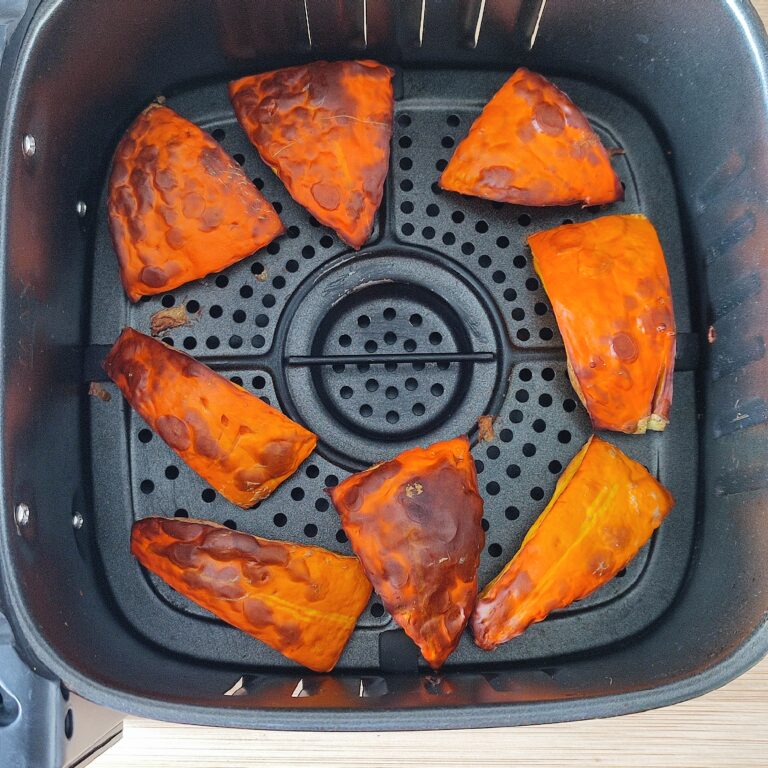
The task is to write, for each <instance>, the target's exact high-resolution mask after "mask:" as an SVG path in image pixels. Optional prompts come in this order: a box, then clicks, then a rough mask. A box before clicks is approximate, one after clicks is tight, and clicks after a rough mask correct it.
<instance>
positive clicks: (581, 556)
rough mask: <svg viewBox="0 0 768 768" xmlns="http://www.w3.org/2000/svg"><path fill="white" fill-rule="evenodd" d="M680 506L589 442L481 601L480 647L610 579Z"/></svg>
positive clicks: (628, 463) (610, 451)
mask: <svg viewBox="0 0 768 768" xmlns="http://www.w3.org/2000/svg"><path fill="white" fill-rule="evenodd" d="M674 503H675V502H674V499H673V498H672V495H671V494H670V493H669V491H667V489H666V488H664V486H663V485H661V483H659V482H658V481H657V480H656V479H655V478H654V477H652V476H651V475H650V474H649V473H648V470H647V469H645V467H643V466H642V465H641V464H638V463H637V462H636V461H633V460H632V459H630V458H629V457H627V456H626V455H625V454H623V453H622V452H621V451H620V450H619V449H618V448H616V447H615V446H613V445H611V444H610V443H607V442H605V441H604V440H601V439H600V438H598V437H592V438H590V439H589V441H588V442H587V444H586V445H585V446H584V447H583V448H582V449H581V451H579V453H578V454H576V456H575V457H574V459H573V460H572V461H571V463H570V464H569V465H568V466H567V467H566V469H565V472H563V474H562V476H561V477H560V480H559V481H558V483H557V486H556V487H555V492H554V494H553V496H552V499H551V500H550V502H549V504H547V507H546V509H545V510H544V511H543V512H542V513H541V515H540V516H539V518H538V519H537V520H536V522H535V523H534V524H533V526H532V527H531V529H530V530H529V531H528V534H527V535H526V537H525V538H524V539H523V543H522V545H521V546H520V549H519V550H518V552H517V554H516V555H515V556H514V557H513V558H512V560H510V561H509V563H507V565H506V566H505V568H504V569H503V570H502V572H501V573H500V574H499V575H498V576H497V577H496V578H495V579H494V580H493V581H492V582H491V583H490V584H489V585H488V586H487V587H486V588H485V589H484V590H483V592H482V594H481V595H480V597H479V598H478V601H477V606H476V608H475V612H474V614H473V616H472V631H473V634H474V636H475V643H477V645H479V646H480V647H481V648H484V649H485V650H491V649H493V648H495V647H496V646H497V645H499V644H501V643H506V642H507V641H508V640H511V639H512V638H513V637H517V635H519V634H521V633H522V632H524V631H525V629H526V628H527V627H528V626H530V625H531V624H532V623H533V622H536V621H541V620H542V619H544V618H546V616H547V615H548V614H549V613H551V612H552V611H554V610H557V609H558V608H564V607H565V606H567V605H570V604H571V603H572V602H573V601H574V600H580V599H581V598H582V597H586V596H587V595H588V594H590V593H591V592H594V591H595V590H596V589H597V588H598V587H600V586H602V585H603V584H605V583H606V582H608V581H610V580H611V579H612V578H613V577H614V576H615V575H616V574H617V573H618V572H619V571H620V570H621V569H622V568H623V567H624V566H625V565H626V564H627V563H628V562H629V561H630V560H631V559H632V558H633V557H634V556H635V555H636V554H637V552H638V550H639V549H640V548H641V547H642V546H643V544H645V542H646V541H648V539H649V538H650V537H651V534H652V533H653V531H654V530H656V528H658V527H659V525H661V522H662V521H663V520H664V518H665V517H666V516H667V514H668V513H669V511H670V509H672V507H673V506H674Z"/></svg>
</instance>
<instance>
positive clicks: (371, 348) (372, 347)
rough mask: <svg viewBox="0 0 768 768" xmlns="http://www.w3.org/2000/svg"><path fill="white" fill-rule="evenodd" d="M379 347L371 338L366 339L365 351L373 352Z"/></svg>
mask: <svg viewBox="0 0 768 768" xmlns="http://www.w3.org/2000/svg"><path fill="white" fill-rule="evenodd" d="M378 348H379V345H378V344H377V343H376V342H375V341H374V340H373V339H368V341H366V342H365V351H366V352H370V353H373V352H375V351H376V350H377V349H378Z"/></svg>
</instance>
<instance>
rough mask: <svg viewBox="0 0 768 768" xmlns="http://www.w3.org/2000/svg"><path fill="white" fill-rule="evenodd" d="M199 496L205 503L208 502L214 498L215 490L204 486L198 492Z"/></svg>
mask: <svg viewBox="0 0 768 768" xmlns="http://www.w3.org/2000/svg"><path fill="white" fill-rule="evenodd" d="M200 498H201V499H202V500H203V501H204V502H205V503H206V504H210V503H211V502H212V501H213V500H214V499H215V498H216V491H214V490H213V488H205V489H203V492H202V493H201V494H200Z"/></svg>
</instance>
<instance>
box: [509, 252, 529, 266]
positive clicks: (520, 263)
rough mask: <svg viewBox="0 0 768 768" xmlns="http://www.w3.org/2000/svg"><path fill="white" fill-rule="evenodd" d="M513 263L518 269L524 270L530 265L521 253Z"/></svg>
mask: <svg viewBox="0 0 768 768" xmlns="http://www.w3.org/2000/svg"><path fill="white" fill-rule="evenodd" d="M512 263H513V264H514V265H515V266H516V267H517V268H518V269H524V268H525V265H526V264H527V263H528V261H527V260H526V258H525V256H523V255H522V254H521V253H518V254H517V256H515V258H514V259H512Z"/></svg>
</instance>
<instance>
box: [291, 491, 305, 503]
mask: <svg viewBox="0 0 768 768" xmlns="http://www.w3.org/2000/svg"><path fill="white" fill-rule="evenodd" d="M291 498H292V499H293V500H294V501H301V500H302V499H303V498H304V489H303V488H292V489H291Z"/></svg>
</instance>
